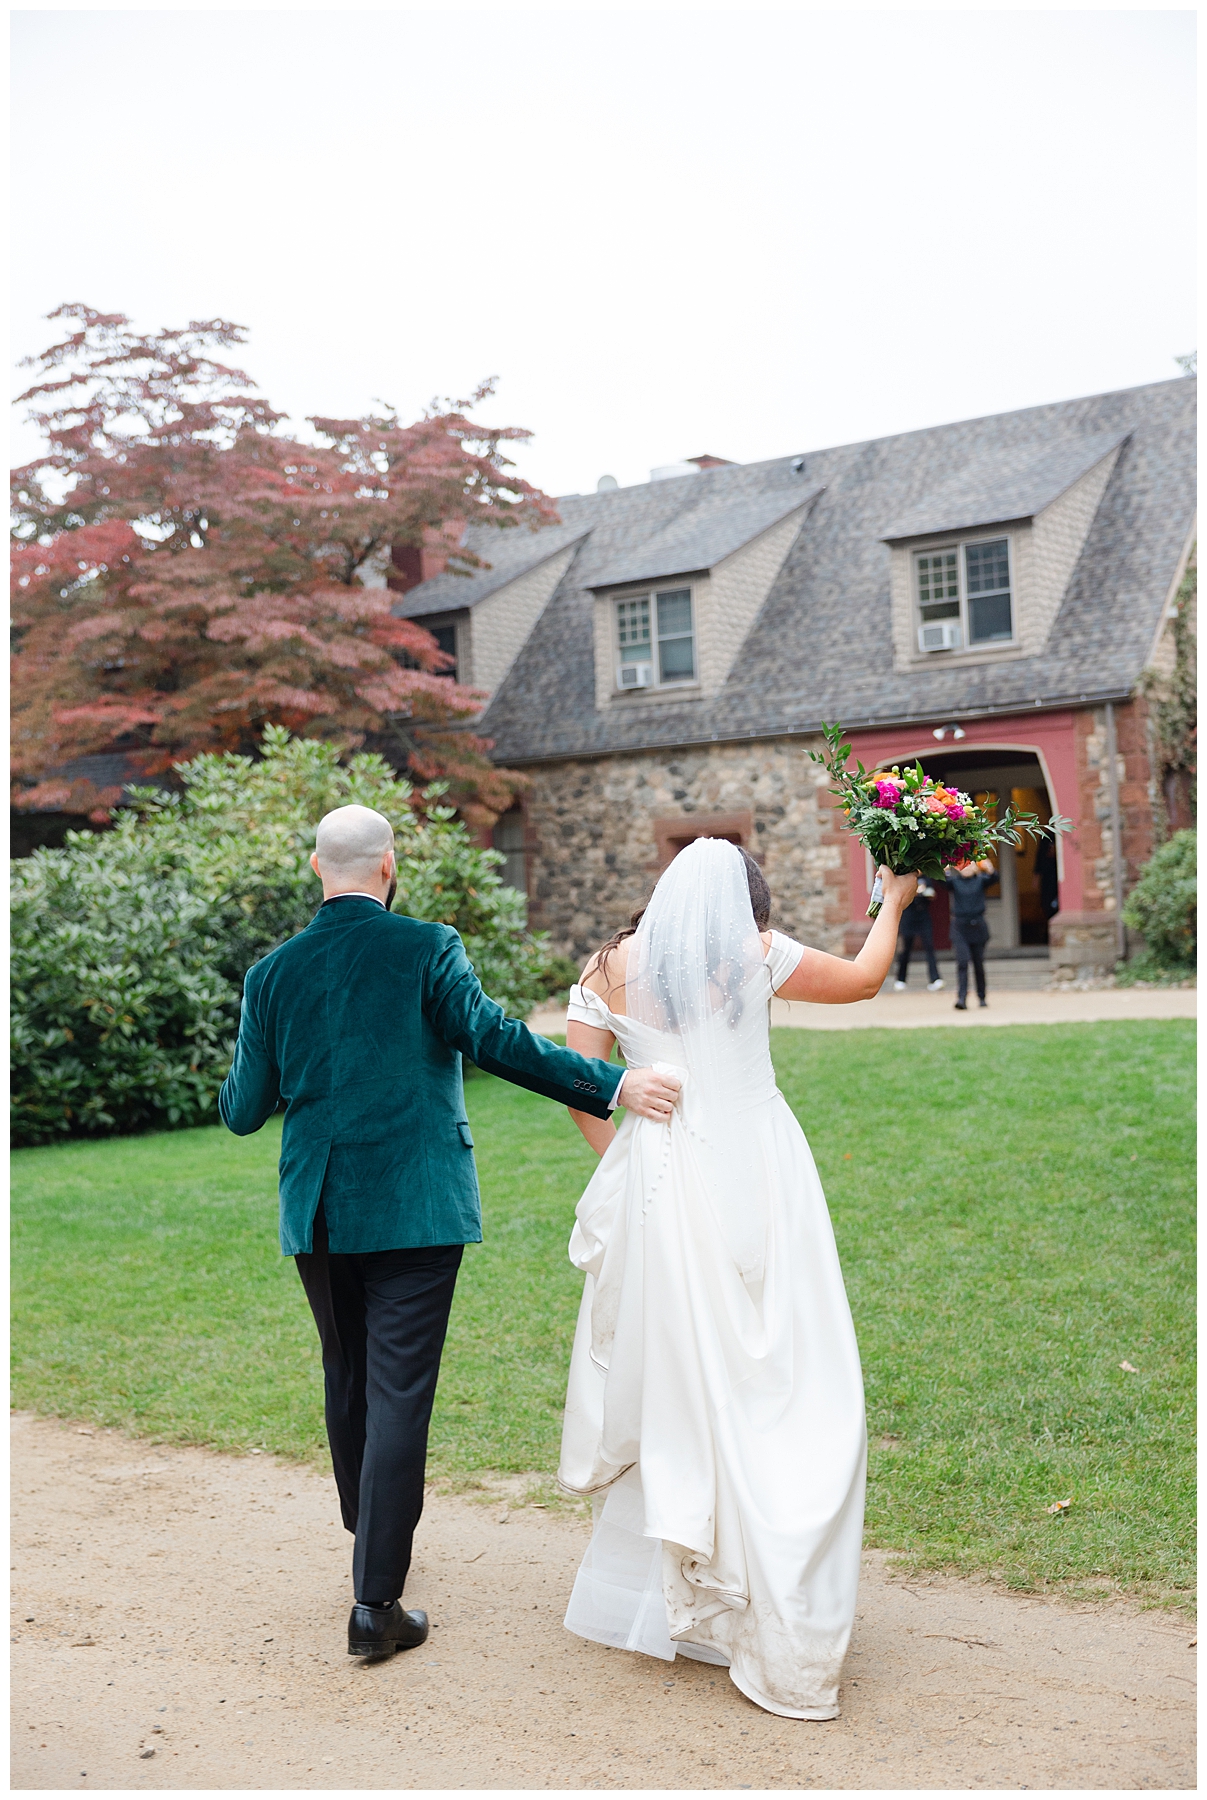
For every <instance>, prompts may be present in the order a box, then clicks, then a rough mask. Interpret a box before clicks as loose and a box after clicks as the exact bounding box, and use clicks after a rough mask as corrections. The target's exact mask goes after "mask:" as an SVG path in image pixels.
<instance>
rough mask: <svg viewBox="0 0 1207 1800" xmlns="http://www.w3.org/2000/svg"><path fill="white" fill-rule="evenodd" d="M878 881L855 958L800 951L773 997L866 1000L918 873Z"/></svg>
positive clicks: (876, 988)
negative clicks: (874, 912) (875, 913)
mask: <svg viewBox="0 0 1207 1800" xmlns="http://www.w3.org/2000/svg"><path fill="white" fill-rule="evenodd" d="M880 880H881V883H882V885H883V887H884V904H883V906H882V907H881V909H880V915H879V917H878V918H877V920H876V923H875V924H874V925H873V926H872V929H871V931H869V933H868V935H867V941H866V942H865V944H864V946H863V949H862V950H861V951H860V952H859V955H858V956H857V957H856V958H855V960H854V961H853V962H847V961H846V959H845V958H844V957H841V956H827V955H826V953H825V951H824V950H809V949H806V951H805V953H804V955H803V956H802V957H801V959H800V961H799V962H798V963H797V965H796V967H795V969H793V971H792V973H791V975H789V977H788V979H787V981H785V983H784V985H783V986H782V987H779V988H776V990H775V995H776V999H777V1000H811V1001H812V1002H813V1004H814V1005H815V1006H842V1005H846V1004H848V1003H849V1002H850V1001H852V1000H871V999H872V998H873V996H874V995H876V994H878V993H879V992H880V989H881V987H882V985H883V983H884V978H885V976H886V975H887V974H888V972H889V970H890V968H891V967H892V964H893V952H894V950H895V949H896V948H897V934H898V932H899V930H900V927H901V914H902V913H903V912H904V911H905V909H906V907H907V906H908V905H909V903H910V901H911V900H912V899H913V897H914V892H915V889H916V888H917V886H918V877H917V876H916V875H894V874H893V873H892V871H891V870H890V869H887V868H885V869H881V871H880ZM566 1041H567V1043H569V1044H570V1045H571V1048H572V1049H575V1050H578V1049H581V1048H582V1047H583V1046H582V1045H580V1044H578V1043H573V1042H571V1040H570V1038H569V1037H567V1040H566ZM595 1054H597V1055H598V1054H599V1052H595ZM595 1123H596V1124H597V1125H598V1124H599V1123H600V1121H599V1120H596V1121H595Z"/></svg>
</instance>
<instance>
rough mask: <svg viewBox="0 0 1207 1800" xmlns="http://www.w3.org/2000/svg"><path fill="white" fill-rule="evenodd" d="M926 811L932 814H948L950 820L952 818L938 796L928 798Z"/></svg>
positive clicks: (931, 795)
mask: <svg viewBox="0 0 1207 1800" xmlns="http://www.w3.org/2000/svg"><path fill="white" fill-rule="evenodd" d="M926 810H927V812H932V813H941V812H946V813H947V816H948V818H950V817H951V814H950V812H948V810H947V808H946V807H945V806H944V804H943V802H942V801H941V800H940V799H939V797H938V796H937V795H936V794H928V795H927V796H926Z"/></svg>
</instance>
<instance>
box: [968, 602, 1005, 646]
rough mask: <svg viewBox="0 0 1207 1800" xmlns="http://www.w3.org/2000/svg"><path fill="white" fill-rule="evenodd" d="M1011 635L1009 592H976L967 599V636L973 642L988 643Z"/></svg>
mask: <svg viewBox="0 0 1207 1800" xmlns="http://www.w3.org/2000/svg"><path fill="white" fill-rule="evenodd" d="M1012 635H1013V631H1012V627H1011V622H1010V596H1009V594H978V595H977V596H976V597H975V598H974V597H973V596H971V595H970V596H969V600H968V636H969V639H970V641H971V642H972V643H974V644H989V643H992V642H994V640H995V639H1001V638H1008V637H1011V636H1012Z"/></svg>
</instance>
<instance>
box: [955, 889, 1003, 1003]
mask: <svg viewBox="0 0 1207 1800" xmlns="http://www.w3.org/2000/svg"><path fill="white" fill-rule="evenodd" d="M997 878H998V875H997V870H996V869H995V868H994V866H993V864H992V863H991V862H979V863H961V864H959V866H958V867H957V868H954V869H948V871H947V885H948V887H949V888H950V889H951V947H952V949H953V950H954V951H955V953H956V1011H957V1012H966V1011H967V1010H968V964H969V962H970V961H971V963H972V968H973V973H974V975H975V976H976V995H977V1000H978V1002H979V1004H980V1005H981V1006H987V1005H988V1004H989V1002H988V1001H987V1000H986V998H985V963H984V955H985V945H986V944H987V943H988V942H989V926H988V924H987V923H986V920H985V889H986V888H989V887H992V886H993V884H994V882H995V881H996V880H997Z"/></svg>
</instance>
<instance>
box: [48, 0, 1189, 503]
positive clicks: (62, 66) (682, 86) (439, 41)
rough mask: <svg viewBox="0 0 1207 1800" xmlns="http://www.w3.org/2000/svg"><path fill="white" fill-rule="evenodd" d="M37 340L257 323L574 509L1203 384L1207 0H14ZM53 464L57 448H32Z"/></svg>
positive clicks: (269, 351)
mask: <svg viewBox="0 0 1207 1800" xmlns="http://www.w3.org/2000/svg"><path fill="white" fill-rule="evenodd" d="M13 69H14V79H15V92H16V98H15V109H16V110H15V145H16V149H15V191H16V203H15V207H16V223H15V229H16V245H17V249H16V256H15V269H16V288H15V294H14V303H13V316H14V339H15V354H16V355H17V356H20V355H22V354H25V353H27V352H29V351H32V350H36V349H38V348H40V347H42V346H43V345H44V344H46V343H47V342H49V341H50V338H49V335H48V333H49V330H50V328H49V327H48V326H47V325H46V323H45V321H44V319H43V317H42V315H44V314H45V313H46V312H48V311H49V310H50V309H51V308H52V307H53V306H55V305H56V304H58V303H59V302H60V301H61V300H76V299H79V300H85V301H87V302H89V303H90V304H92V305H95V306H98V307H101V308H103V309H107V310H108V309H111V310H114V311H122V312H126V313H129V314H131V315H132V316H133V317H134V318H135V319H136V320H137V321H138V322H139V323H141V324H143V325H146V326H157V325H161V324H170V325H176V324H181V323H183V322H184V321H186V320H187V319H190V318H193V319H196V318H205V317H210V316H214V315H222V316H225V317H226V318H230V319H235V320H238V321H239V322H240V323H242V324H244V325H246V326H247V327H248V328H249V330H250V334H251V336H250V343H249V345H248V347H247V349H246V351H245V352H244V358H243V360H244V362H245V366H246V367H248V368H249V369H250V371H251V372H252V374H253V375H254V376H255V377H256V379H257V380H258V382H259V384H260V386H261V387H262V388H263V389H264V391H265V392H266V393H267V394H268V396H269V397H270V398H271V400H272V401H273V402H274V404H276V405H277V406H280V407H282V408H284V409H285V410H286V411H288V412H290V413H292V414H294V415H296V416H297V417H299V418H301V417H304V416H305V415H306V414H308V413H325V414H337V415H349V414H356V413H359V412H361V411H362V410H368V409H369V408H370V406H371V403H372V401H373V400H374V398H375V397H381V398H383V399H385V400H388V401H390V402H391V403H392V404H394V405H395V406H397V407H398V408H399V409H400V410H401V411H402V412H403V413H404V414H413V413H415V412H417V411H418V410H420V409H421V408H422V407H423V405H424V404H425V403H426V402H427V401H428V400H429V399H430V398H431V397H432V396H433V395H434V394H438V393H443V394H453V395H459V394H463V393H466V392H467V391H469V390H470V388H472V387H473V386H474V385H475V384H476V383H477V381H478V380H479V379H480V378H481V377H483V376H486V375H497V376H498V377H499V391H498V399H497V401H495V402H493V403H492V404H491V416H492V417H494V418H495V419H497V420H499V421H502V422H507V423H511V424H519V425H525V426H528V427H529V428H531V429H532V430H533V431H534V432H535V434H536V435H535V438H534V440H533V443H532V445H531V446H530V447H528V448H526V449H525V450H523V451H522V452H521V453H520V459H519V460H520V467H521V469H522V471H523V473H524V474H525V475H527V476H528V477H529V479H531V480H534V481H536V482H538V483H540V484H541V485H542V486H544V487H545V488H547V489H548V490H550V491H552V492H554V493H567V492H583V491H589V490H592V489H594V487H595V483H596V480H597V478H598V477H599V476H600V475H601V474H603V473H604V472H605V471H606V472H608V473H610V474H613V475H615V476H616V477H617V478H618V479H619V480H620V481H621V482H622V483H629V482H634V481H644V480H645V479H646V478H647V476H648V472H649V469H650V468H651V466H652V465H655V464H659V463H665V462H670V461H674V460H677V459H679V458H681V457H686V456H695V455H699V454H701V453H704V452H710V453H712V454H714V455H718V456H725V457H731V458H733V459H735V460H737V461H740V462H748V461H755V460H759V459H761V458H764V457H771V456H780V455H786V454H789V453H791V452H794V451H800V450H808V449H811V448H815V447H819V446H823V445H828V444H836V443H845V442H850V441H853V440H857V439H861V438H865V437H873V436H879V435H881V434H884V433H889V432H896V431H903V430H909V429H911V428H915V427H921V426H926V425H932V424H935V423H937V422H940V421H943V420H949V419H957V418H966V417H970V416H975V415H977V414H981V413H988V412H997V411H1003V410H1007V409H1011V408H1015V407H1022V406H1029V405H1032V404H1036V403H1041V402H1044V401H1050V400H1058V399H1064V398H1067V397H1069V396H1071V395H1076V394H1088V393H1098V392H1101V391H1103V390H1106V389H1110V388H1116V387H1129V386H1134V385H1136V384H1138V383H1141V382H1148V381H1160V380H1164V379H1166V378H1168V377H1171V376H1176V375H1177V373H1178V371H1177V368H1176V366H1175V364H1174V361H1173V359H1174V357H1175V356H1176V355H1178V354H1181V353H1184V352H1187V351H1189V350H1191V349H1193V348H1194V346H1195V336H1194V334H1195V311H1194V294H1193V288H1192V283H1193V276H1194V190H1193V135H1192V134H1193V117H1194V110H1193V109H1194V97H1193V82H1194V15H1193V14H1192V13H1190V12H1186V11H1180V12H1157V11H1146V12H1118V11H1116V12H1091V11H1082V12H1061V13H1056V12H1048V13H1044V12H939V13H935V12H931V13H921V12H919V13H909V12H900V11H898V12H894V13H875V12H862V13H860V12H850V11H848V12H842V13H826V12H808V11H796V12H794V11H780V12H754V11H749V10H745V9H743V10H742V11H736V10H735V11H715V10H714V11H701V12H693V11H690V10H678V11H675V12H659V11H652V10H647V11H621V10H613V11H607V10H600V11H598V12H590V11H577V12H573V13H569V12H557V11H553V12H550V11H531V12H529V11H525V10H522V9H514V10H502V9H495V10H493V11H490V12H475V11H469V10H465V11H461V10H452V9H449V8H446V9H445V10H443V11H438V12H422V11H407V12H388V13H383V12H377V13H374V12H353V11H341V12H334V11H332V12H316V11H310V12H289V11H275V12H256V11H248V12H241V13H235V12H196V13H194V12H184V11H172V12H157V13H156V12H103V11H90V12H66V11H34V12H24V13H17V14H16V15H15V52H14V64H13ZM17 449H18V454H21V455H29V454H30V453H31V452H32V449H33V444H32V442H31V440H30V438H29V437H28V435H26V434H24V433H18V444H17Z"/></svg>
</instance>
